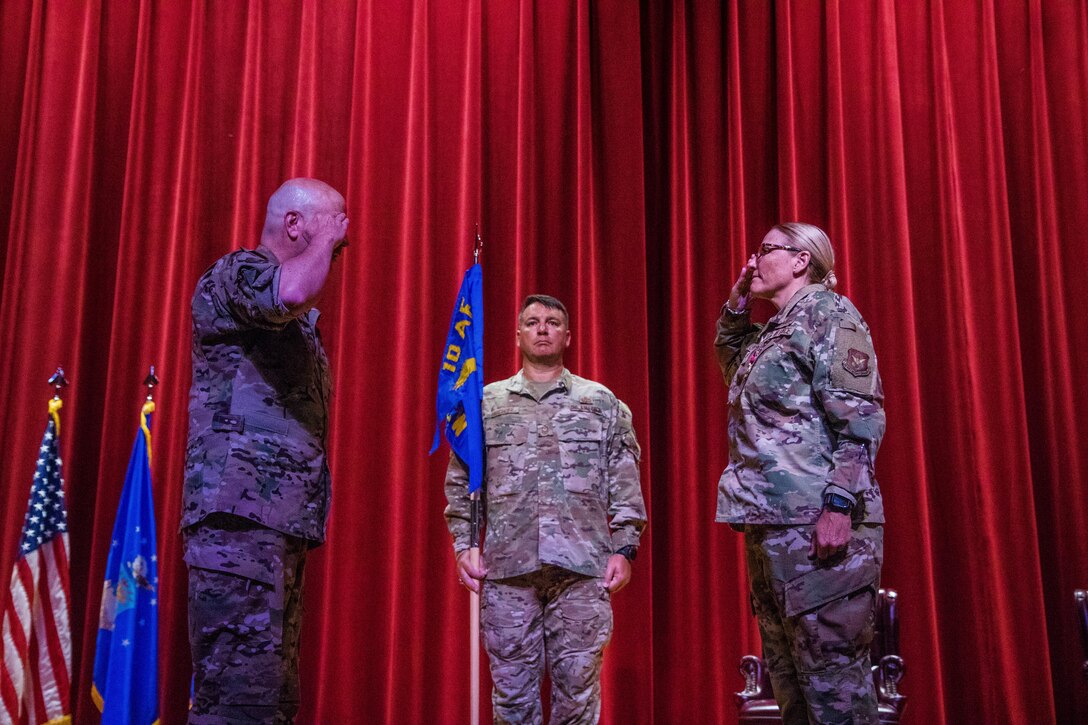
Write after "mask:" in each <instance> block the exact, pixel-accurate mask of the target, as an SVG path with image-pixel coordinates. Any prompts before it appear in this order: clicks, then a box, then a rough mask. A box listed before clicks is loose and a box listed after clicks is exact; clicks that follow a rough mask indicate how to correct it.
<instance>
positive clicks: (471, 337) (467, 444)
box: [431, 264, 484, 493]
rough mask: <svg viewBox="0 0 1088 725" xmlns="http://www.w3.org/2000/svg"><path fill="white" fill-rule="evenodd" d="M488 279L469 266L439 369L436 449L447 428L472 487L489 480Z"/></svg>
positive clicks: (474, 488) (476, 488)
mask: <svg viewBox="0 0 1088 725" xmlns="http://www.w3.org/2000/svg"><path fill="white" fill-rule="evenodd" d="M483 287H484V279H483V271H482V270H481V269H480V265H479V264H474V265H472V267H470V268H469V270H468V271H467V272H465V279H464V281H463V282H462V283H461V291H460V292H458V293H457V303H456V304H455V305H454V307H453V317H452V318H451V319H450V331H449V334H448V335H446V347H445V349H444V350H443V353H442V362H441V367H440V368H439V370H438V402H437V406H436V407H437V409H438V425H437V426H436V428H435V431H434V445H432V446H431V453H434V452H435V451H436V450H438V446H439V444H440V443H441V438H440V437H439V435H440V432H441V431H442V430H443V428H444V429H445V431H446V440H448V441H449V442H450V447H451V448H452V449H453V452H454V453H456V454H457V455H458V457H460V459H461V460H462V461H464V462H465V465H466V466H467V467H468V490H469V493H474V492H476V491H479V490H480V487H481V486H483V482H484V471H483V468H484V426H483V420H482V419H481V417H480V404H481V402H482V401H483V397H484V290H483Z"/></svg>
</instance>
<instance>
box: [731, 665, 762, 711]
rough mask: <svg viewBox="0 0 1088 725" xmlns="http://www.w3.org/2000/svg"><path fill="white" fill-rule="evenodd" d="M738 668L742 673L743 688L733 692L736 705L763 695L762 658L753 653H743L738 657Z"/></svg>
mask: <svg viewBox="0 0 1088 725" xmlns="http://www.w3.org/2000/svg"><path fill="white" fill-rule="evenodd" d="M739 669H740V673H741V674H742V675H744V689H743V690H741V691H740V692H737V693H734V695H735V697H736V699H737V705H738V706H740V705H743V704H744V703H746V702H748V701H749V700H757V699H759V698H760V697H761V696H762V695H763V660H761V659H759V658H758V657H756V656H755V655H745V656H744V657H741V658H740V668H739Z"/></svg>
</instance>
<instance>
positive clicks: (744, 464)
mask: <svg viewBox="0 0 1088 725" xmlns="http://www.w3.org/2000/svg"><path fill="white" fill-rule="evenodd" d="M834 267H835V254H834V251H833V250H832V248H831V241H830V239H828V237H827V234H825V233H824V231H823V230H821V229H820V228H818V227H815V226H813V225H811V224H804V223H801V222H787V223H783V224H778V225H775V226H774V227H772V228H771V230H770V231H769V232H767V235H766V236H765V237H764V238H763V241H762V242H761V243H760V245H759V247H758V249H757V251H756V252H755V253H754V254H752V255H751V256H750V257H749V258H748V261H747V263H746V264H745V265H744V268H743V269H742V270H741V273H740V276H739V277H738V278H737V281H736V282H735V283H734V285H733V288H732V290H731V292H730V294H729V299H728V301H727V302H726V303H725V304H724V305H723V306H722V310H721V315H720V317H719V319H718V324H717V336H716V339H715V341H714V345H715V349H716V351H717V354H718V360H719V363H720V365H721V369H722V373H723V374H724V376H725V383H726V385H727V386H728V388H729V464H728V466H727V467H726V469H725V471H724V473H722V476H721V479H720V480H719V483H718V506H717V514H716V517H715V518H716V520H717V521H719V522H722V523H727V524H729V525H730V526H731V527H733V528H734V529H737V530H739V531H743V532H744V537H745V552H746V558H747V564H748V582H749V586H750V589H751V598H752V606H753V609H754V611H755V613H756V617H757V619H758V621H759V628H760V632H761V634H762V638H763V658H764V662H765V663H766V666H767V668H768V670H769V672H770V675H771V687H772V689H773V690H774V694H775V698H776V700H777V701H778V704H779V707H780V708H781V710H782V717H783V722H786V723H804V722H813V723H837V722H851V723H869V722H871V723H876V722H877V705H876V693H875V690H874V687H873V678H872V673H871V671H870V666H869V643H870V641H871V640H872V636H873V617H872V613H873V606H874V603H875V600H876V592H877V587H878V586H879V579H880V566H881V562H882V560H883V524H884V508H883V503H882V499H881V496H880V489H879V487H878V486H877V482H876V478H875V476H874V468H873V465H874V460H875V458H876V452H877V449H878V448H879V446H880V440H881V438H882V437H883V435H884V409H883V400H884V394H883V390H882V387H881V382H880V375H879V373H878V372H877V365H876V354H875V352H874V350H873V342H872V338H871V336H870V333H869V327H868V326H867V325H866V324H865V321H864V319H863V318H862V316H861V313H859V312H858V310H857V308H856V307H854V305H853V304H852V303H851V302H850V300H848V299H847V298H846V297H843V296H842V295H839V294H836V293H835V292H834V291H833V290H834V289H835V287H836V285H837V279H836V276H835V272H834ZM754 297H761V298H764V299H767V300H769V301H770V302H771V303H772V304H773V305H774V306H775V308H776V309H777V313H776V314H775V315H774V316H773V317H772V318H771V319H770V320H769V321H768V322H767V324H765V325H758V324H754V323H753V322H752V319H751V310H750V307H751V301H752V299H753V298H754Z"/></svg>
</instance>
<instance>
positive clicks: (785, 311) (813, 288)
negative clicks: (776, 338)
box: [767, 283, 827, 327]
mask: <svg viewBox="0 0 1088 725" xmlns="http://www.w3.org/2000/svg"><path fill="white" fill-rule="evenodd" d="M820 290H827V287H824V286H823V285H822V284H819V283H816V284H806V285H805V286H804V287H802V288H801V289H799V290H797V291H796V292H794V293H793V297H790V301H789V302H787V303H786V304H785V305H784V306H783V307H782V309H780V310H779V311H778V312H777V313H775V315H774V317H772V318H771V319H769V320H768V321H767V326H768V327H771V326H773V325H778V324H781V323H782V321H783V320H785V319H786V318H787V317H789V315H790V313H791V312H793V308H794V307H796V306H797V303H798V302H800V301H801V300H803V299H804V298H805V297H808V296H809V295H810V294H812V293H813V292H819V291H820Z"/></svg>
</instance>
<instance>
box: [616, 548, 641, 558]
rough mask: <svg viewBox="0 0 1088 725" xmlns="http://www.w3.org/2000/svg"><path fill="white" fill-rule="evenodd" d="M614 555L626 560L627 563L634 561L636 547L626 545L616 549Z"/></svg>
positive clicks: (636, 553) (636, 552)
mask: <svg viewBox="0 0 1088 725" xmlns="http://www.w3.org/2000/svg"><path fill="white" fill-rule="evenodd" d="M616 553H617V554H619V555H620V556H622V557H623V558H624V559H627V561H634V560H635V557H636V556H638V547H637V546H635V545H634V544H628V545H627V546H621V547H620V548H618V549H616Z"/></svg>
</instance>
